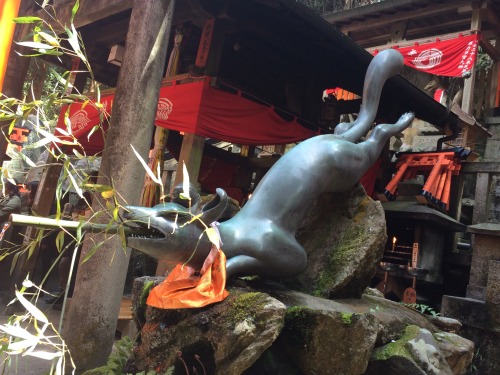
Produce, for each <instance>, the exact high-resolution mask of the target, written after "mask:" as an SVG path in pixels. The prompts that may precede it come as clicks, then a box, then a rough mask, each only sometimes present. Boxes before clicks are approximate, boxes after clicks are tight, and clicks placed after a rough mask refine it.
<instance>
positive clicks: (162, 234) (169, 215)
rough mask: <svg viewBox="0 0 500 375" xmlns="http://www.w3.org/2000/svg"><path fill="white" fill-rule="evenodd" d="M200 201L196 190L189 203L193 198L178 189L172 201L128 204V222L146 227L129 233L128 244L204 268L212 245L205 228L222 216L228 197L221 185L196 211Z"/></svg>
mask: <svg viewBox="0 0 500 375" xmlns="http://www.w3.org/2000/svg"><path fill="white" fill-rule="evenodd" d="M192 195H193V194H192ZM198 201H199V195H198V194H197V193H196V192H195V194H194V198H193V199H192V205H191V206H190V207H189V206H188V207H186V206H187V205H188V202H189V201H188V200H185V199H181V198H180V196H179V194H178V190H177V191H176V190H175V189H174V192H173V194H172V201H170V202H167V203H160V204H158V205H156V206H154V207H137V206H127V207H126V212H125V214H124V217H125V219H126V220H127V224H129V225H135V226H139V227H140V228H142V229H144V234H141V235H134V236H130V237H128V240H127V244H128V246H130V247H132V248H134V249H137V250H139V251H140V252H143V253H145V254H147V255H149V256H151V257H153V258H156V259H158V260H163V261H166V262H168V263H181V264H186V265H188V266H190V267H192V268H194V269H200V268H201V266H202V265H203V262H204V261H205V258H206V257H207V255H208V253H209V252H210V249H211V247H212V243H211V242H210V240H209V239H208V236H207V235H206V234H205V233H204V232H205V230H206V228H207V227H209V226H210V224H211V223H213V222H215V221H217V220H218V219H219V218H220V217H221V215H222V213H223V212H224V209H225V208H226V205H227V201H228V198H227V194H226V192H225V191H224V190H222V189H217V191H216V196H215V197H214V198H213V199H212V201H210V202H209V203H208V204H206V205H205V206H204V207H203V209H202V211H201V213H200V214H195V211H196V206H197V205H198Z"/></svg>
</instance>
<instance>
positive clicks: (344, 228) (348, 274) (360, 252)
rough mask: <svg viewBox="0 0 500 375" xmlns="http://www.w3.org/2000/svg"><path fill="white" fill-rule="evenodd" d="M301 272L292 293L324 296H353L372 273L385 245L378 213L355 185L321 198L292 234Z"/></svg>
mask: <svg viewBox="0 0 500 375" xmlns="http://www.w3.org/2000/svg"><path fill="white" fill-rule="evenodd" d="M296 238H297V241H298V242H299V243H300V244H301V245H302V246H303V247H304V248H305V249H306V252H307V268H306V270H305V271H304V272H303V273H301V274H300V275H298V276H297V277H295V278H294V279H293V280H291V282H290V285H291V286H292V287H293V288H294V289H298V290H301V291H303V292H306V293H310V294H314V295H316V296H321V297H324V298H358V297H360V296H361V294H362V293H363V291H364V290H365V288H366V287H367V286H368V285H369V283H370V281H371V279H372V278H373V276H374V275H375V272H376V269H377V264H378V262H379V261H380V259H381V258H382V256H383V253H384V246H385V244H386V241H387V233H386V225H385V215H384V210H383V208H382V205H381V204H380V202H376V201H374V200H372V199H371V198H369V197H368V196H367V195H366V193H365V190H364V189H363V187H362V186H361V185H357V186H355V187H354V188H352V189H351V190H349V191H347V192H345V193H328V194H323V195H321V196H320V197H319V198H318V200H317V201H316V202H315V203H314V206H313V207H311V209H310V211H309V213H308V215H307V216H306V218H305V219H304V221H303V222H302V224H301V226H300V228H299V229H298V231H297V233H296Z"/></svg>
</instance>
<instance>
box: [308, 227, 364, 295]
mask: <svg viewBox="0 0 500 375" xmlns="http://www.w3.org/2000/svg"><path fill="white" fill-rule="evenodd" d="M351 228H352V230H351V232H347V233H344V235H343V236H342V237H341V238H340V239H339V240H338V242H337V244H336V247H335V250H334V251H332V252H331V255H330V258H329V259H328V263H327V264H326V265H325V267H324V269H323V271H322V272H321V274H320V276H319V280H318V284H317V286H316V290H315V291H314V292H313V294H314V295H315V296H318V297H328V292H329V289H330V288H331V286H332V285H333V284H335V280H336V279H337V278H338V275H340V274H341V273H342V268H343V267H344V265H345V264H347V263H349V262H350V261H352V254H353V252H355V251H356V250H357V249H358V248H359V247H360V246H361V243H360V239H361V238H363V236H362V228H360V227H359V226H354V227H351Z"/></svg>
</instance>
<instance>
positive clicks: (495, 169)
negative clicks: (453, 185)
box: [460, 161, 500, 174]
mask: <svg viewBox="0 0 500 375" xmlns="http://www.w3.org/2000/svg"><path fill="white" fill-rule="evenodd" d="M460 173H493V174H497V173H500V162H497V161H477V162H463V163H461V168H460Z"/></svg>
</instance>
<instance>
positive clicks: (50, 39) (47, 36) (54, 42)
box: [38, 31, 60, 47]
mask: <svg viewBox="0 0 500 375" xmlns="http://www.w3.org/2000/svg"><path fill="white" fill-rule="evenodd" d="M38 35H40V36H41V37H42V38H43V39H45V40H46V41H47V42H48V43H49V44H50V45H51V46H53V47H59V46H60V44H59V41H58V40H57V39H56V38H54V37H53V36H52V35H50V34H47V33H45V32H43V31H40V32H39V33H38Z"/></svg>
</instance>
